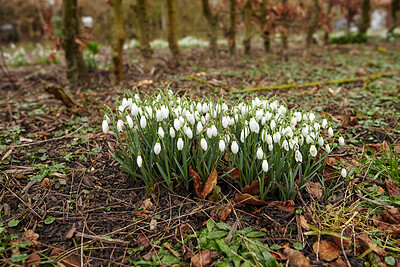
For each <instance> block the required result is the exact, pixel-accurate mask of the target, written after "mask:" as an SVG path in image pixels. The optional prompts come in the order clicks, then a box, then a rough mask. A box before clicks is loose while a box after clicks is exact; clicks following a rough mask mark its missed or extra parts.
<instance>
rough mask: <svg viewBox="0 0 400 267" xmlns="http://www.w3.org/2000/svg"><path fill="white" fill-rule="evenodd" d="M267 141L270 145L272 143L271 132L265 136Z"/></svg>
mask: <svg viewBox="0 0 400 267" xmlns="http://www.w3.org/2000/svg"><path fill="white" fill-rule="evenodd" d="M265 141H267V144H268V145H272V136H271V135H270V134H268V135H267V136H266V137H265Z"/></svg>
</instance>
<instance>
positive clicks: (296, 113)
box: [294, 112, 302, 122]
mask: <svg viewBox="0 0 400 267" xmlns="http://www.w3.org/2000/svg"><path fill="white" fill-rule="evenodd" d="M294 116H295V117H296V120H297V122H301V119H302V115H301V112H295V113H294Z"/></svg>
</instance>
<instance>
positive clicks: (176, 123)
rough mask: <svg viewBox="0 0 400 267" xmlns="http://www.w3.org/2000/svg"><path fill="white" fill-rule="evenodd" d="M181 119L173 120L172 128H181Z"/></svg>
mask: <svg viewBox="0 0 400 267" xmlns="http://www.w3.org/2000/svg"><path fill="white" fill-rule="evenodd" d="M181 126H182V125H181V121H180V120H179V119H175V120H174V128H175V130H177V131H179V129H180V128H181Z"/></svg>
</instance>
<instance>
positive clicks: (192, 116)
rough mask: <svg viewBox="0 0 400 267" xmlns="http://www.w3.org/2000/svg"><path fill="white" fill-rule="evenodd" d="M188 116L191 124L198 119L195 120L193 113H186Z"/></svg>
mask: <svg viewBox="0 0 400 267" xmlns="http://www.w3.org/2000/svg"><path fill="white" fill-rule="evenodd" d="M186 118H187V120H188V122H189V123H190V124H191V125H194V124H195V123H196V120H195V118H194V115H193V114H191V113H187V114H186Z"/></svg>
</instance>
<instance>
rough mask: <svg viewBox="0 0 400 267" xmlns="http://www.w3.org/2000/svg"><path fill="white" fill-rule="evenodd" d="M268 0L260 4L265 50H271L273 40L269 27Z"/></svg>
mask: <svg viewBox="0 0 400 267" xmlns="http://www.w3.org/2000/svg"><path fill="white" fill-rule="evenodd" d="M266 23H267V0H263V1H262V3H261V5H260V24H261V38H262V39H263V43H264V50H265V52H267V53H268V52H270V51H271V41H270V34H269V29H268V28H267V25H266Z"/></svg>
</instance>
